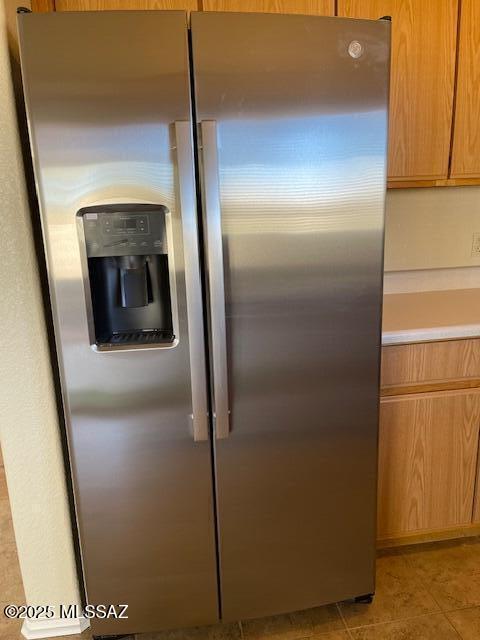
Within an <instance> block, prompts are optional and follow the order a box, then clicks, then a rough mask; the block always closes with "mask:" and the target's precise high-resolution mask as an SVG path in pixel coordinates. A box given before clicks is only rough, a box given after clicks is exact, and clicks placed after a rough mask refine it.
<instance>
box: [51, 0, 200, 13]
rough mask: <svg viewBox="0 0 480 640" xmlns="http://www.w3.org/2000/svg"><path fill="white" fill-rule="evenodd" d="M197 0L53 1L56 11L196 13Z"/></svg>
mask: <svg viewBox="0 0 480 640" xmlns="http://www.w3.org/2000/svg"><path fill="white" fill-rule="evenodd" d="M198 8H199V7H198V0H55V10H56V11H107V10H115V9H117V10H119V9H179V10H184V11H197V9H198Z"/></svg>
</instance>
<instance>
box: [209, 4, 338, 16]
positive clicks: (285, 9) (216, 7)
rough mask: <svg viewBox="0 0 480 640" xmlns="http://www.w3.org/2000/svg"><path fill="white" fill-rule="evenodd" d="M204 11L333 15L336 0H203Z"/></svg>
mask: <svg viewBox="0 0 480 640" xmlns="http://www.w3.org/2000/svg"><path fill="white" fill-rule="evenodd" d="M202 5H203V10H204V11H258V12H259V13H304V14H313V15H319V16H333V15H334V13H335V2H334V0H203V3H202Z"/></svg>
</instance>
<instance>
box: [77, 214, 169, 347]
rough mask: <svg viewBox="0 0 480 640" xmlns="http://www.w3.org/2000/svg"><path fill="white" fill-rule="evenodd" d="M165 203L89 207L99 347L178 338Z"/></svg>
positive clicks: (86, 226)
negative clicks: (175, 329)
mask: <svg viewBox="0 0 480 640" xmlns="http://www.w3.org/2000/svg"><path fill="white" fill-rule="evenodd" d="M167 213H168V210H167V208H166V207H164V206H162V205H142V204H122V205H106V206H103V207H86V208H84V209H81V210H80V211H79V212H78V216H79V217H80V218H81V220H82V221H83V224H82V225H81V227H82V228H83V234H84V237H85V247H86V257H87V263H88V279H89V282H90V294H91V304H92V315H93V325H94V331H95V343H96V345H97V346H98V347H100V348H104V349H109V348H114V347H136V346H145V345H148V346H154V345H158V346H171V345H172V344H173V343H174V342H175V335H174V323H173V314H172V291H171V282H170V273H169V267H171V265H169V259H168V247H167V233H166V216H167Z"/></svg>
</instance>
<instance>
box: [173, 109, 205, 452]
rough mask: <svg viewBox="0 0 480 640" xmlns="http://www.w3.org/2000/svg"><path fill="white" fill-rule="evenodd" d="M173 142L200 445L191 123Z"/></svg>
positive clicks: (201, 358) (199, 314)
mask: <svg viewBox="0 0 480 640" xmlns="http://www.w3.org/2000/svg"><path fill="white" fill-rule="evenodd" d="M175 138H176V147H177V169H178V185H179V200H180V211H181V216H182V232H183V254H184V263H185V289H186V297H187V319H188V343H189V349H190V377H191V385H192V421H193V439H194V440H195V441H200V440H208V404H207V379H206V375H207V374H206V364H205V335H204V331H203V303H202V283H201V278H200V263H199V252H198V228H197V199H196V190H195V164H194V156H193V136H192V125H191V123H190V122H188V121H186V122H180V121H179V122H175Z"/></svg>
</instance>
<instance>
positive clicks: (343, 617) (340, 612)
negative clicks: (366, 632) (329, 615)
mask: <svg viewBox="0 0 480 640" xmlns="http://www.w3.org/2000/svg"><path fill="white" fill-rule="evenodd" d="M335 606H336V607H337V611H338V615H339V616H340V619H341V620H342V622H343V626H344V628H345V630H346V632H347V635H348V637H349V638H350V639H351V640H353V636H352V634H351V633H350V629H349V628H348V626H347V622H346V620H345V616H344V615H343V611H342V607H341V606H340V603H338V602H336V603H335Z"/></svg>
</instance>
